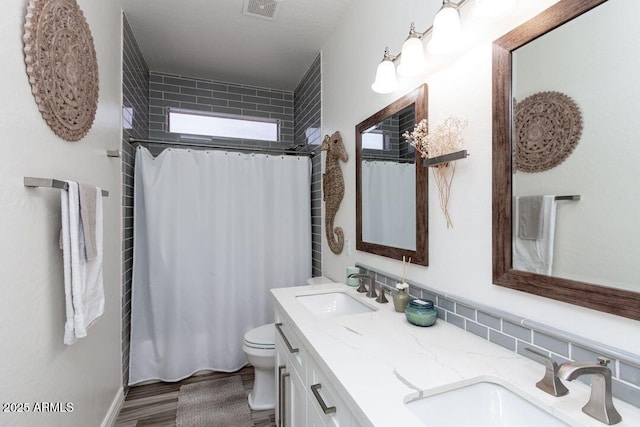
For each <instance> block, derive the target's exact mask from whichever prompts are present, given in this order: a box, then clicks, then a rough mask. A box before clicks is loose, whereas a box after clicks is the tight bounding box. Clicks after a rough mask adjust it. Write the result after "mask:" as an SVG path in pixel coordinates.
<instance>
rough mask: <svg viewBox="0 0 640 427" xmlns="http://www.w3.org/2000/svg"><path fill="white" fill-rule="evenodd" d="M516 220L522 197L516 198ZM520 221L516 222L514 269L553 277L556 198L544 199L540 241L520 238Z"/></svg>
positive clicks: (547, 197)
mask: <svg viewBox="0 0 640 427" xmlns="http://www.w3.org/2000/svg"><path fill="white" fill-rule="evenodd" d="M514 199H515V200H514V202H515V203H514V205H515V209H514V218H516V219H517V218H519V217H520V203H519V202H520V200H519V199H520V197H515V198H514ZM518 227H519V221H518V220H516V221H514V230H513V231H514V232H513V236H514V242H513V268H514V269H515V270H523V271H529V272H532V273H538V274H545V275H547V276H550V275H551V271H552V269H553V241H554V239H555V234H556V198H555V196H552V195H551V196H550V195H546V196H543V199H542V227H541V228H542V233H541V237H540V238H539V239H534V240H529V239H527V240H525V239H521V238H520V233H519V230H518Z"/></svg>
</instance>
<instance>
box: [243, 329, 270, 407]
mask: <svg viewBox="0 0 640 427" xmlns="http://www.w3.org/2000/svg"><path fill="white" fill-rule="evenodd" d="M275 335H276V327H275V325H274V324H273V323H269V324H267V325H262V326H258V327H257V328H254V329H251V330H250V331H248V332H247V333H246V334H244V342H243V344H242V350H243V351H244V354H246V356H247V360H249V363H250V364H251V365H252V366H253V368H254V370H255V378H254V380H253V390H252V391H251V393H249V407H250V408H251V409H253V410H254V411H263V410H265V409H273V408H275V405H276V383H275V366H276V344H275V343H276V336H275Z"/></svg>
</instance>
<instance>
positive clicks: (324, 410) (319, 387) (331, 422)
mask: <svg viewBox="0 0 640 427" xmlns="http://www.w3.org/2000/svg"><path fill="white" fill-rule="evenodd" d="M307 366H308V369H309V377H308V381H309V383H308V384H307V394H308V395H309V403H308V408H307V411H308V412H309V413H311V412H316V414H317V417H318V419H319V420H322V424H320V425H322V426H331V427H350V426H351V411H349V409H348V408H347V405H346V404H345V403H344V401H343V400H342V399H340V397H339V396H338V393H337V392H336V390H335V389H334V388H333V386H332V385H331V383H329V380H328V379H327V377H326V376H325V375H324V373H323V372H322V371H321V370H320V369H319V368H318V366H317V365H316V363H315V361H314V360H313V359H312V358H311V357H308V359H307ZM313 417H315V415H313ZM315 422H316V423H317V422H319V421H315Z"/></svg>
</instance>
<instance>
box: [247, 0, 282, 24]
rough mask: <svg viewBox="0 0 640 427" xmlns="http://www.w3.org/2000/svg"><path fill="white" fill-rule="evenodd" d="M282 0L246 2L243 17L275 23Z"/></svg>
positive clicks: (252, 0)
mask: <svg viewBox="0 0 640 427" xmlns="http://www.w3.org/2000/svg"><path fill="white" fill-rule="evenodd" d="M281 2H282V0H244V7H243V10H242V14H243V15H247V16H253V17H255V18H262V19H268V20H269V21H275V20H276V18H277V17H278V11H279V10H280V3H281Z"/></svg>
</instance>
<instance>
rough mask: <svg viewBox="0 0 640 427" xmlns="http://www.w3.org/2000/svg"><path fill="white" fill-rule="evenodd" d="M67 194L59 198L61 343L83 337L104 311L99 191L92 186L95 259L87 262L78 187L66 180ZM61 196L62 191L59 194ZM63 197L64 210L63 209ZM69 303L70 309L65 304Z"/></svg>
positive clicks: (72, 341)
mask: <svg viewBox="0 0 640 427" xmlns="http://www.w3.org/2000/svg"><path fill="white" fill-rule="evenodd" d="M67 183H68V184H69V190H68V194H66V195H65V194H63V195H62V199H61V200H62V203H63V207H62V217H63V219H62V228H63V233H62V241H63V260H64V263H65V264H64V272H65V293H66V305H67V310H66V312H67V323H66V324H65V339H64V342H65V344H73V343H74V342H75V341H76V339H77V338H82V337H85V336H86V335H87V329H88V328H89V326H91V325H92V324H93V322H94V321H95V320H96V319H97V318H98V317H100V316H101V315H102V313H103V312H104V289H103V279H102V258H103V248H102V243H103V230H102V227H103V213H102V192H101V190H100V189H99V188H97V187H96V189H95V191H96V222H95V230H94V231H95V236H96V257H95V258H94V259H93V260H91V261H88V260H87V259H86V256H85V247H84V236H83V229H82V223H81V220H80V198H79V191H78V184H77V183H76V182H73V181H67ZM63 193H64V192H63ZM65 196H66V202H67V203H66V206H67V207H66V209H65V207H64V204H65V203H64V202H65ZM69 302H71V306H70V304H69Z"/></svg>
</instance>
